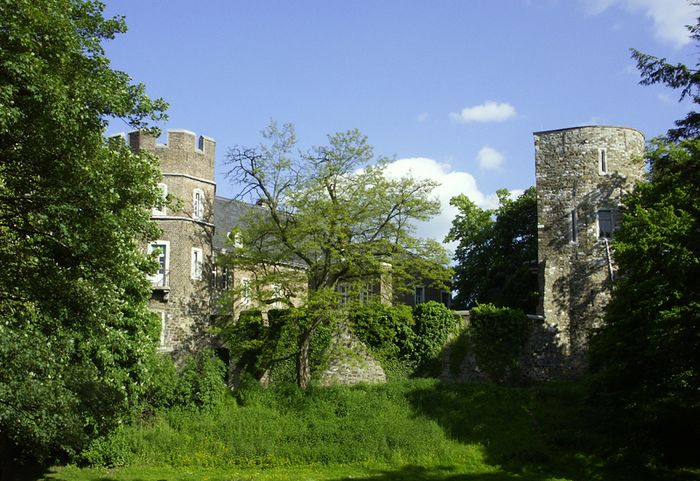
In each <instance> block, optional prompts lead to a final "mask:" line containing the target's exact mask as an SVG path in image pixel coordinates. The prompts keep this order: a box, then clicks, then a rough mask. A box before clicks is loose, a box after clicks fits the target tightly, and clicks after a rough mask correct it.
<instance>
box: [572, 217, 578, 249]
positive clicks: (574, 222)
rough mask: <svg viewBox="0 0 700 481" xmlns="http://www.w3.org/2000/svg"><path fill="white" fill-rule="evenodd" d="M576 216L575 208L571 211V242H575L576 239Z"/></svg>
mask: <svg viewBox="0 0 700 481" xmlns="http://www.w3.org/2000/svg"><path fill="white" fill-rule="evenodd" d="M577 217H578V216H577V215H576V209H574V210H572V211H571V242H576V240H577V239H578V226H577V223H578V218H577Z"/></svg>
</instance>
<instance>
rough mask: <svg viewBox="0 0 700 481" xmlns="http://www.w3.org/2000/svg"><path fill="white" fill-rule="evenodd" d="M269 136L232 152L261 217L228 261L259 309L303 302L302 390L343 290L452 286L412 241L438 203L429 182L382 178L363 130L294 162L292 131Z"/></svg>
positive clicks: (426, 245) (435, 249)
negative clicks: (321, 331)
mask: <svg viewBox="0 0 700 481" xmlns="http://www.w3.org/2000/svg"><path fill="white" fill-rule="evenodd" d="M263 137H264V139H265V142H264V143H263V144H261V145H260V146H258V147H257V148H243V147H237V148H233V149H231V150H230V151H229V153H228V162H229V165H230V166H231V170H230V172H229V175H230V177H231V178H232V179H233V180H234V181H235V182H237V183H239V184H240V185H241V187H242V190H241V197H247V196H248V197H251V198H252V199H255V200H257V205H258V208H256V209H253V210H252V211H251V215H250V216H248V217H247V218H246V219H245V220H244V223H243V225H242V226H241V229H240V232H239V240H240V244H239V247H238V248H235V246H234V249H232V251H231V253H230V254H229V255H228V259H227V262H230V263H232V264H233V265H235V266H236V268H237V269H241V270H247V271H250V272H252V273H254V276H253V279H251V283H250V284H249V285H247V286H246V289H249V290H250V292H252V293H253V294H254V295H255V297H256V298H257V300H258V302H260V303H262V304H273V303H276V302H286V303H288V304H290V303H291V300H292V299H294V298H297V299H301V300H302V301H303V303H304V312H305V315H304V316H294V317H295V318H297V319H299V322H302V323H303V325H302V326H301V329H300V332H301V335H300V336H299V343H298V347H299V352H298V362H297V381H298V383H299V385H300V386H302V387H306V386H307V385H308V383H309V380H310V370H309V359H308V353H309V343H310V340H311V336H312V335H313V333H314V331H315V330H316V328H317V327H318V326H320V325H321V324H323V323H329V322H331V321H332V320H333V318H334V317H335V316H336V315H337V314H338V312H339V311H338V301H339V298H338V293H337V287H338V285H339V284H341V283H344V284H347V285H349V286H354V287H355V288H356V290H357V291H364V292H367V291H368V290H369V291H371V289H368V286H367V285H366V284H367V283H369V284H371V283H382V282H383V283H387V282H391V283H392V284H393V286H394V288H398V286H399V285H400V284H401V281H405V280H406V279H409V278H411V277H412V276H415V275H416V269H418V270H420V271H421V272H420V274H424V275H425V276H431V275H433V274H435V275H438V274H439V275H441V276H442V277H438V278H436V280H437V281H446V280H447V279H446V278H445V274H446V273H447V272H448V271H445V270H442V271H441V270H440V269H438V268H435V269H433V270H431V269H429V266H434V267H435V266H437V267H444V266H445V265H446V264H447V256H446V255H445V253H444V250H443V249H442V248H441V247H440V246H439V244H437V243H436V242H434V241H433V242H430V241H424V240H420V239H417V238H415V237H414V236H413V227H412V224H411V223H412V222H413V221H418V220H427V219H429V218H430V217H431V216H432V215H434V214H436V213H437V212H438V209H439V204H438V202H437V201H436V200H432V199H430V198H429V195H430V192H431V191H432V189H433V187H434V184H433V183H431V182H428V181H417V180H415V179H412V178H410V177H405V178H402V179H398V180H395V179H390V178H388V177H387V176H385V175H384V166H385V165H386V160H384V159H376V161H375V162H374V163H372V161H373V160H375V159H374V155H373V152H372V148H371V147H370V146H369V145H368V143H367V139H366V138H365V137H364V136H363V135H361V134H360V133H359V132H358V131H357V130H351V131H348V132H343V133H337V134H334V135H330V136H329V137H328V145H325V146H320V147H315V148H313V149H311V150H309V151H308V152H306V153H298V154H297V155H295V154H294V153H293V150H294V148H295V144H296V135H295V133H294V129H293V127H292V126H291V125H289V124H286V125H284V126H283V127H281V128H280V127H278V125H277V124H276V123H274V122H272V123H271V124H270V126H269V127H268V128H267V129H265V130H264V131H263ZM428 260H429V261H430V262H428ZM426 271H429V272H426ZM389 275H390V276H391V281H389V280H388V276H389ZM272 286H274V288H272Z"/></svg>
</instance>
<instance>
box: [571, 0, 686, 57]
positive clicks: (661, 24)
mask: <svg viewBox="0 0 700 481" xmlns="http://www.w3.org/2000/svg"><path fill="white" fill-rule="evenodd" d="M579 1H581V2H582V3H583V5H584V6H585V8H586V9H587V11H588V12H589V13H591V14H593V15H597V14H599V13H602V12H604V11H605V10H607V9H608V8H610V7H613V6H618V7H621V8H624V9H625V10H627V11H628V12H639V11H641V12H643V13H644V15H646V16H647V17H649V18H651V20H652V21H653V23H654V35H655V37H656V38H657V39H658V40H660V41H662V42H664V43H669V44H671V45H674V46H676V47H682V46H683V45H686V44H687V43H689V42H690V37H688V34H689V32H688V29H687V28H685V26H686V25H695V22H696V17H697V14H698V11H697V10H698V9H697V7H695V6H693V5H691V4H690V3H689V2H688V1H687V0H579Z"/></svg>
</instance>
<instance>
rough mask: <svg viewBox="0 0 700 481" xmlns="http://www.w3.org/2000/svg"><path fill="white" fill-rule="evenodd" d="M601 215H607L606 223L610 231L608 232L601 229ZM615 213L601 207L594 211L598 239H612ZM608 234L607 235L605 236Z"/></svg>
mask: <svg viewBox="0 0 700 481" xmlns="http://www.w3.org/2000/svg"><path fill="white" fill-rule="evenodd" d="M601 213H607V214H608V215H609V217H608V219H606V221H608V222H609V225H610V229H609V231H607V230H604V229H602V228H601V227H602V219H601ZM615 227H616V226H615V212H614V210H613V209H611V208H609V207H603V208H600V209H598V210H596V229H597V231H598V232H597V233H598V239H612V238H613V236H614V234H615V230H616V228H615ZM606 234H608V235H606Z"/></svg>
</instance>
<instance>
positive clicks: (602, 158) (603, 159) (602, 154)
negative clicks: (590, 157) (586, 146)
mask: <svg viewBox="0 0 700 481" xmlns="http://www.w3.org/2000/svg"><path fill="white" fill-rule="evenodd" d="M598 169H599V171H600V173H601V174H607V173H608V151H607V150H605V149H599V150H598Z"/></svg>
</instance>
